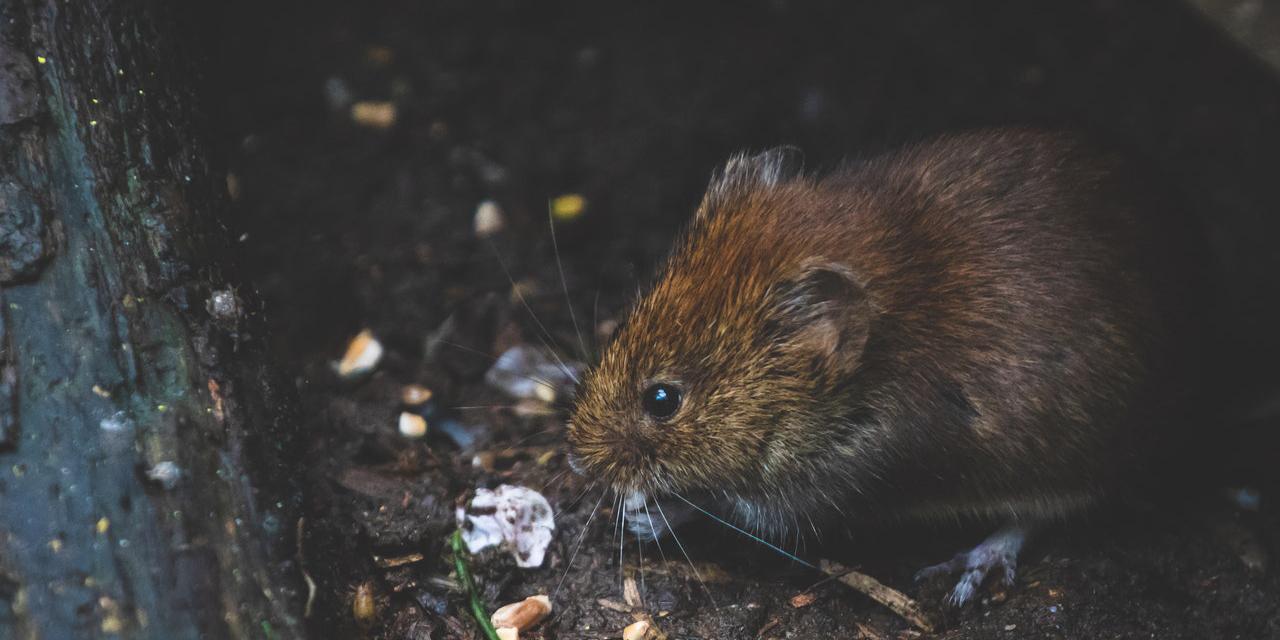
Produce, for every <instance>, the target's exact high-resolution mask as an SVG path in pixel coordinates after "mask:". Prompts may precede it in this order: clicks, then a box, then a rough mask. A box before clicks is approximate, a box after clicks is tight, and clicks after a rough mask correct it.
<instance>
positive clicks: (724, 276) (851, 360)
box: [569, 152, 871, 499]
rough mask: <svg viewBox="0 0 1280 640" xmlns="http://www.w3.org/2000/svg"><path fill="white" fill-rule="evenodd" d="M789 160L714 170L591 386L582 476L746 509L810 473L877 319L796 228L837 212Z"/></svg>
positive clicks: (577, 453)
mask: <svg viewBox="0 0 1280 640" xmlns="http://www.w3.org/2000/svg"><path fill="white" fill-rule="evenodd" d="M784 160H785V157H784V156H783V155H782V154H779V153H776V152H773V153H768V154H764V155H762V156H756V157H752V158H747V157H738V158H735V159H734V160H731V161H730V163H729V164H728V166H726V167H725V169H724V170H723V171H722V172H720V173H719V174H717V176H716V177H715V179H714V180H713V181H712V184H711V187H710V188H709V189H708V192H707V195H706V196H705V198H704V200H703V202H702V205H701V206H700V208H699V210H698V214H697V216H696V218H695V220H694V222H693V223H692V224H691V226H690V227H689V229H687V231H686V233H685V235H684V237H683V239H682V241H681V242H680V243H679V244H678V246H677V248H676V249H675V251H674V252H673V253H672V255H671V257H670V258H669V260H668V262H667V265H666V267H665V269H664V271H663V272H662V274H661V276H660V277H659V279H658V281H657V283H656V284H655V286H654V287H653V289H652V290H651V291H650V292H649V293H648V294H647V295H645V296H644V297H642V298H641V299H640V300H639V301H638V303H637V304H636V306H635V307H634V308H633V309H632V311H631V312H630V314H629V316H628V317H627V319H626V321H625V322H624V323H623V325H622V326H621V327H620V328H619V330H618V332H617V334H616V336H615V338H614V340H613V342H612V343H611V344H610V345H609V347H608V348H607V349H606V350H605V353H604V355H603V358H602V359H601V361H600V363H599V364H598V366H597V367H595V369H594V370H592V371H591V372H590V373H589V374H588V375H587V378H586V379H585V380H584V382H583V386H582V388H581V389H580V391H579V392H578V397H577V401H576V406H575V409H574V412H573V416H572V418H571V420H570V426H569V442H570V445H571V447H572V453H573V461H574V465H575V467H576V468H578V469H579V470H580V471H581V472H583V473H584V474H586V475H588V476H591V477H595V478H600V479H603V480H605V481H606V482H607V483H609V484H610V485H611V486H613V487H614V488H615V489H616V490H618V491H619V492H623V493H626V494H630V495H634V494H635V493H637V492H638V493H641V494H645V495H654V494H664V493H669V492H697V491H700V490H714V491H715V492H716V493H721V492H728V493H732V494H736V495H737V496H740V497H744V498H748V499H750V498H751V497H761V496H763V495H765V494H774V495H777V493H778V488H779V487H783V486H787V485H788V484H789V483H792V482H797V481H800V479H802V478H811V477H813V476H815V475H816V474H814V473H812V472H811V469H810V468H809V467H811V466H812V465H815V464H818V462H817V459H818V458H821V457H823V456H822V454H824V453H826V452H825V451H824V449H826V448H829V447H830V443H831V442H832V439H831V438H828V437H826V436H827V435H828V432H829V431H830V430H835V429H838V428H840V425H839V424H837V423H839V422H840V418H841V417H843V416H840V415H833V413H838V412H840V411H841V410H842V407H838V406H834V405H833V402H835V403H838V402H839V401H838V400H836V398H838V397H840V396H842V394H839V393H832V391H833V390H834V389H836V388H837V387H841V386H845V385H847V383H848V381H849V379H850V377H851V376H852V375H853V373H854V371H855V370H856V369H857V367H858V365H859V363H860V361H861V355H862V351H863V348H864V346H865V344H866V340H867V334H868V329H869V325H870V321H871V313H870V304H869V303H868V300H867V296H866V295H865V292H864V290H863V288H862V287H861V286H860V284H859V281H858V277H857V274H856V273H854V272H853V271H852V270H851V269H850V268H849V267H848V266H847V265H844V264H841V263H839V262H838V261H832V260H830V259H828V257H826V255H824V248H823V247H824V245H825V244H826V243H825V241H824V240H822V239H820V238H815V237H814V236H815V235H818V236H821V235H822V231H823V230H822V229H815V228H812V227H811V226H810V225H807V223H802V224H797V221H798V220H800V219H802V218H806V217H808V216H806V215H804V212H806V211H811V210H813V209H814V208H817V207H824V206H828V205H830V206H835V205H834V204H833V203H831V202H829V201H827V200H826V199H824V198H823V197H822V195H821V193H820V190H819V188H818V187H817V186H816V185H814V184H813V183H811V182H810V181H808V180H806V179H804V178H802V177H799V176H795V175H789V174H787V173H785V172H784V170H783V166H784V164H783V163H784ZM810 219H812V218H810ZM797 227H802V228H797ZM803 227H808V228H803ZM827 253H828V254H829V253H834V250H831V251H830V252H827ZM797 488H798V487H797Z"/></svg>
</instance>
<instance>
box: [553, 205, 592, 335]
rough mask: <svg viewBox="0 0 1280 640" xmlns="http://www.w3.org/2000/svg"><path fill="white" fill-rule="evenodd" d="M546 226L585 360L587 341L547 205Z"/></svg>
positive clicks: (554, 225)
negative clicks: (574, 303)
mask: <svg viewBox="0 0 1280 640" xmlns="http://www.w3.org/2000/svg"><path fill="white" fill-rule="evenodd" d="M547 227H548V228H550V229H551V248H552V249H553V250H554V253H555V255H556V269H557V270H559V271H560V289H561V290H563V291H564V303H565V304H566V305H568V307H569V319H570V320H572V321H573V332H574V333H576V334H577V335H578V349H579V350H580V351H581V354H582V359H583V360H586V359H588V358H590V356H591V354H590V353H589V352H588V351H587V343H586V342H584V341H583V340H582V329H580V328H579V327H578V316H577V314H575V313H574V312H573V299H572V298H570V297H569V283H568V282H567V281H566V280H565V279H564V265H563V264H561V262H560V243H559V242H558V241H556V220H555V216H553V215H552V214H551V207H549V206H548V207H547Z"/></svg>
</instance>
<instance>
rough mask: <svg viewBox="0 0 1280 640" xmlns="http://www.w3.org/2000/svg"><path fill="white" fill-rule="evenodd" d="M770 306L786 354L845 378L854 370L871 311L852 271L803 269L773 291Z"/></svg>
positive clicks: (816, 265)
mask: <svg viewBox="0 0 1280 640" xmlns="http://www.w3.org/2000/svg"><path fill="white" fill-rule="evenodd" d="M774 304H775V313H776V314H777V317H776V326H777V327H778V328H779V329H781V331H782V333H783V335H781V336H779V337H780V338H781V339H782V340H783V341H784V344H785V345H786V348H787V349H789V350H794V351H799V352H801V353H804V354H805V355H810V356H813V357H815V358H818V359H819V360H820V361H822V362H825V363H826V364H827V365H828V366H830V367H833V368H835V369H838V370H843V371H845V372H846V373H852V371H853V370H854V369H856V368H857V366H858V363H859V362H860V361H861V359H862V350H863V349H864V348H865V347H866V344H867V336H868V334H869V333H870V328H871V317H872V310H871V305H870V302H869V301H868V300H867V294H866V291H865V289H863V287H862V284H861V283H860V282H859V279H858V277H857V275H856V274H854V272H853V270H851V269H849V268H848V267H846V266H845V265H843V264H838V263H832V262H825V261H815V262H812V263H809V264H806V265H805V266H804V267H803V268H802V270H801V273H800V275H799V276H798V277H796V278H794V279H791V280H788V281H786V282H783V283H782V284H781V285H780V286H779V287H777V288H776V289H775V294H774Z"/></svg>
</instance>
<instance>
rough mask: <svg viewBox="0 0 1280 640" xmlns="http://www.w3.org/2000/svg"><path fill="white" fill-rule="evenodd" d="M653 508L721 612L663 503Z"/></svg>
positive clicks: (712, 602) (709, 598)
mask: <svg viewBox="0 0 1280 640" xmlns="http://www.w3.org/2000/svg"><path fill="white" fill-rule="evenodd" d="M653 506H655V507H657V509H658V516H659V517H661V518H662V521H663V522H665V523H666V525H667V530H668V531H670V532H671V539H672V540H675V541H676V547H677V548H678V549H680V554H681V555H683V556H684V560H685V562H688V563H689V568H690V569H693V576H694V577H695V578H697V579H698V585H699V586H701V587H702V590H703V591H704V592H706V594H707V599H708V600H710V601H711V606H712V607H715V609H716V610H717V611H719V610H720V606H719V605H717V604H716V598H715V596H713V595H711V590H710V589H708V588H707V582H706V581H705V580H703V579H702V573H700V572H699V571H698V566H697V565H695V564H693V559H692V558H690V557H689V552H687V551H685V550H684V545H683V544H681V543H680V536H677V535H676V530H675V528H674V527H672V526H671V521H670V520H668V519H667V514H665V513H663V512H662V503H660V502H657V501H656V500H655V501H654V503H653Z"/></svg>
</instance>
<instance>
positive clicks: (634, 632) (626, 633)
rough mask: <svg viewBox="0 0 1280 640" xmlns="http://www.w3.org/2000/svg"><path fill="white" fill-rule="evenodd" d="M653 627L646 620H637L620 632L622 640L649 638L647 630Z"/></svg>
mask: <svg viewBox="0 0 1280 640" xmlns="http://www.w3.org/2000/svg"><path fill="white" fill-rule="evenodd" d="M652 626H653V625H652V624H650V623H649V621H648V620H637V621H635V622H632V623H631V624H629V625H627V628H626V629H623V630H622V640H644V639H645V638H647V637H648V636H649V629H650V628H651V627H652Z"/></svg>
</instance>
